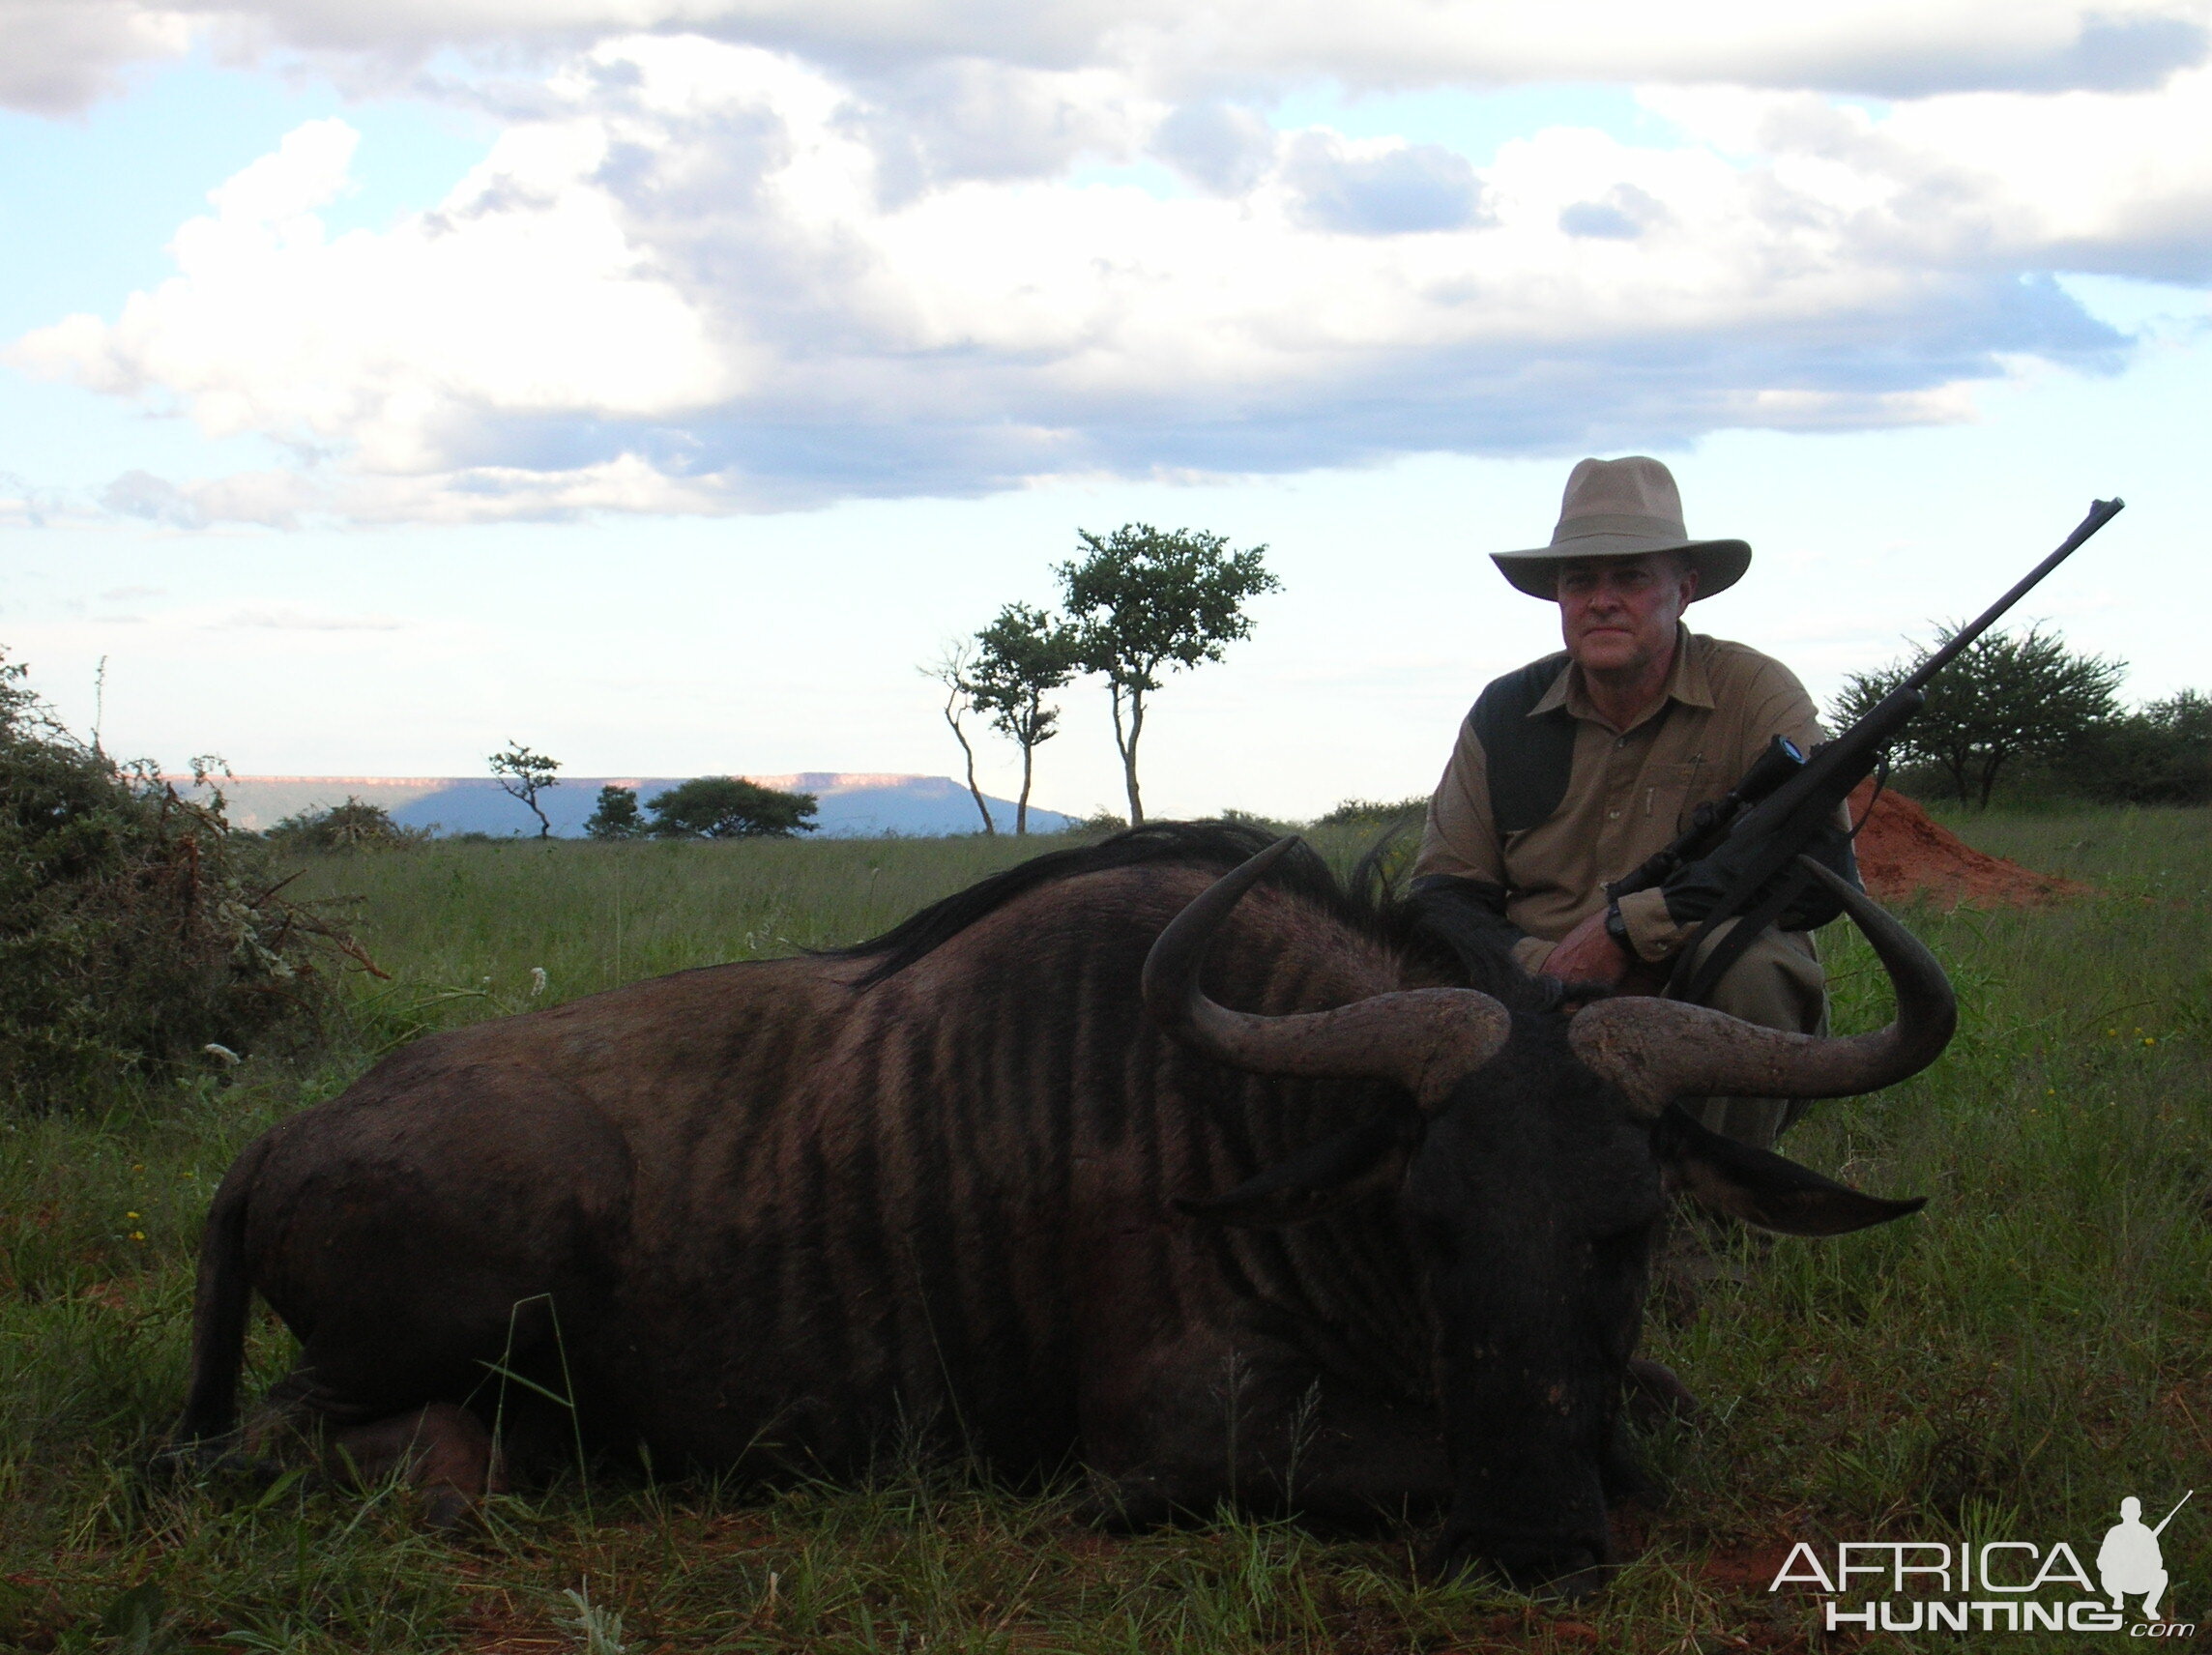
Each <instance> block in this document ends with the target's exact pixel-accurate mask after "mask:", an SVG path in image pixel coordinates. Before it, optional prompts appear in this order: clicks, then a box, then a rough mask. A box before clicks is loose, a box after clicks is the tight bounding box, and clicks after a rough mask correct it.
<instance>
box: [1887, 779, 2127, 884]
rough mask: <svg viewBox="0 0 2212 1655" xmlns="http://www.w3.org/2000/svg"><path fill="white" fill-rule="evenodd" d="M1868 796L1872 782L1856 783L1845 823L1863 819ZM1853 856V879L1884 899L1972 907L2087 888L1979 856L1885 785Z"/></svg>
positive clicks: (1995, 858)
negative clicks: (1922, 899)
mask: <svg viewBox="0 0 2212 1655" xmlns="http://www.w3.org/2000/svg"><path fill="white" fill-rule="evenodd" d="M1869 798H1874V783H1873V782H1872V781H1871V780H1870V781H1862V782H1860V783H1859V785H1858V788H1857V790H1856V791H1855V792H1853V793H1852V795H1851V820H1852V821H1853V822H1858V821H1862V820H1866V809H1867V800H1868V799H1869ZM1858 854H1859V877H1860V878H1861V879H1863V880H1864V881H1865V882H1866V887H1867V889H1868V890H1870V891H1872V892H1873V893H1874V894H1875V895H1876V896H1877V897H1879V898H1880V899H1881V900H1882V901H1884V902H1902V901H1904V900H1905V899H1906V898H1907V897H1909V896H1913V895H1915V894H1919V895H1924V896H1929V897H1933V898H1934V899H1935V900H1936V901H1937V902H1940V903H1942V904H1944V905H1945V906H1946V907H1950V908H1956V907H1958V906H1959V905H1960V904H1962V903H1968V902H1970V903H1972V904H1974V905H1975V906H1976V907H1979V908H1994V907H2013V908H2021V907H2027V906H2030V905H2032V904H2035V903H2039V902H2052V901H2055V900H2056V899H2058V898H2060V897H2066V896H2081V895H2085V894H2086V893H2087V891H2088V888H2089V887H2088V886H2084V885H2078V884H2077V883H2075V882H2074V881H2073V880H2068V879H2060V878H2058V877H2057V876H2056V875H2054V874H2039V873H2037V872H2036V871H2035V870H2034V869H2032V868H2023V867H2022V866H2021V865H2020V864H2019V863H2018V862H2008V861H2006V860H2005V859H2004V858H2003V857H1992V856H1986V855H1984V854H1983V853H1982V852H1980V851H1977V850H1975V849H1974V848H1973V847H1972V846H1971V845H1968V844H1966V843H1965V842H1964V841H1963V840H1961V839H1960V838H1959V837H1958V836H1957V835H1956V834H1954V833H1951V832H1948V831H1946V830H1945V829H1944V828H1941V827H1937V826H1936V824H1935V823H1933V822H1931V821H1930V820H1929V819H1928V812H1926V811H1925V810H1923V809H1921V808H1920V806H1919V805H1917V804H1915V803H1914V802H1913V801H1912V800H1911V799H1909V798H1906V797H1905V796H1904V795H1903V794H1901V793H1898V792H1896V791H1894V790H1891V789H1884V790H1883V792H1882V794H1881V796H1880V797H1879V798H1875V799H1874V816H1873V818H1872V819H1871V820H1866V826H1865V827H1863V828H1861V829H1860V830H1859V837H1858Z"/></svg>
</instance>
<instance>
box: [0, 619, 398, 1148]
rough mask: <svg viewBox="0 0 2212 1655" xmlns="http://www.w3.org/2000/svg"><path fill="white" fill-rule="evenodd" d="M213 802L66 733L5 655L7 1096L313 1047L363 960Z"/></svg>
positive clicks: (3, 1040)
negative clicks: (336, 995)
mask: <svg viewBox="0 0 2212 1655" xmlns="http://www.w3.org/2000/svg"><path fill="white" fill-rule="evenodd" d="M283 883H284V881H282V880H281V879H279V878H278V877H277V876H276V875H274V874H273V873H272V872H271V863H270V859H269V853H268V852H267V850H266V849H265V848H264V847H263V846H261V845H260V844H259V843H258V842H257V841H256V840H255V839H254V838H253V836H252V835H250V834H247V833H243V832H240V831H237V830H234V829H233V828H232V827H230V825H229V824H228V822H227V821H226V820H225V819H224V815H223V805H222V799H221V796H220V794H219V793H218V794H216V795H215V797H214V798H213V799H212V800H211V801H210V802H207V803H198V802H194V801H192V800H190V799H187V798H180V797H179V796H178V794H177V792H176V790H175V789H173V788H171V787H169V786H167V785H166V784H164V783H162V782H161V781H160V779H159V778H158V776H157V775H156V774H155V772H154V770H153V768H152V767H151V766H148V765H136V766H130V767H126V766H121V765H118V764H117V763H116V762H115V761H114V760H113V759H111V758H109V757H108V756H107V755H106V754H105V753H103V752H102V751H101V750H100V749H99V748H98V747H97V746H91V745H87V744H86V743H84V742H83V741H80V740H77V739H76V738H75V737H74V736H73V735H72V734H71V733H70V732H69V731H68V730H67V729H65V728H64V727H63V726H62V725H61V724H60V723H59V722H58V721H57V720H56V719H55V718H54V717H53V716H52V714H51V713H50V712H49V711H47V710H46V708H45V707H44V704H43V703H41V702H40V700H39V699H38V697H37V696H36V694H35V693H34V692H33V691H32V690H31V689H30V688H29V687H28V686H27V685H26V683H25V682H24V669H23V667H22V666H21V665H19V664H16V663H11V662H8V661H6V660H5V659H0V1099H5V1100H7V1101H9V1102H13V1103H15V1104H16V1105H18V1106H20V1107H28V1108H30V1109H33V1110H47V1109H54V1108H65V1107H71V1106H74V1105H81V1104H88V1103H100V1102H103V1101H105V1100H106V1099H107V1098H108V1097H110V1096H111V1095H112V1093H113V1090H114V1089H115V1088H116V1087H117V1086H118V1085H119V1084H120V1083H122V1082H125V1081H127V1080H129V1079H131V1078H132V1077H156V1076H161V1075H166V1074H174V1073H177V1072H181V1071H184V1070H187V1069H189V1067H191V1066H193V1065H195V1064H202V1063H208V1062H211V1061H213V1059H212V1058H210V1057H209V1056H208V1055H207V1048H208V1047H209V1045H210V1044H211V1043H212V1044H216V1045H219V1046H222V1047H225V1048H228V1049H229V1050H231V1051H233V1052H245V1053H252V1052H254V1051H255V1050H257V1049H260V1048H262V1047H264V1046H266V1045H269V1044H271V1043H272V1042H276V1041H288V1042H296V1041H297V1040H299V1039H300V1038H302V1037H303V1036H304V1035H306V1034H307V1033H311V1032H312V1031H313V1030H314V1028H315V1026H316V1025H317V1024H318V1023H319V1021H320V1015H321V1013H322V1012H323V1010H324V1009H325V1007H326V1005H327V1004H328V993H329V988H330V986H331V980H332V978H333V976H334V975H335V970H336V968H337V967H338V966H339V965H340V964H341V963H342V962H343V961H344V960H345V959H346V958H347V957H348V956H350V957H351V958H352V959H354V960H355V961H357V962H360V963H362V964H364V965H365V964H366V959H365V956H364V955H363V954H362V953H361V950H360V948H359V946H358V945H357V944H354V943H353V942H352V941H351V940H350V939H349V938H348V937H346V935H345V934H344V933H343V932H342V931H341V930H339V929H338V928H337V927H336V926H335V925H333V924H331V923H330V922H329V921H327V920H325V919H323V918H322V917H320V916H319V915H317V914H316V913H315V912H314V911H313V910H312V909H309V908H306V907H304V906H302V905H300V904H298V903H294V902H291V901H289V900H287V899H286V898H285V897H284V896H283V895H282V894H281V889H280V887H281V886H282V885H283Z"/></svg>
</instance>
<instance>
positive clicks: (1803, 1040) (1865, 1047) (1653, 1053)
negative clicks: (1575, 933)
mask: <svg viewBox="0 0 2212 1655" xmlns="http://www.w3.org/2000/svg"><path fill="white" fill-rule="evenodd" d="M1797 859H1798V861H1800V862H1801V863H1803V864H1804V865H1805V866H1806V867H1808V868H1810V869H1811V870H1812V871H1813V872H1814V873H1815V874H1816V875H1818V876H1819V879H1820V882H1821V883H1822V884H1823V885H1825V886H1827V887H1828V888H1829V889H1830V890H1832V891H1834V892H1835V894H1836V898H1837V900H1838V901H1840V902H1841V903H1842V904H1843V905H1844V911H1845V912H1846V913H1848V915H1850V916H1851V921H1852V923H1853V924H1855V925H1857V926H1858V928H1859V929H1860V930H1861V931H1863V932H1864V933H1865V934H1866V939H1867V941H1868V942H1869V943H1872V944H1874V951H1875V954H1876V956H1877V958H1879V959H1880V961H1881V964H1882V969H1883V970H1884V971H1886V972H1888V973H1889V980H1890V984H1891V986H1892V988H1893V989H1894V990H1895V991H1896V994H1897V1017H1896V1020H1895V1021H1894V1022H1892V1023H1891V1024H1890V1025H1889V1027H1888V1028H1886V1029H1883V1030H1880V1031H1877V1032H1875V1033H1873V1034H1850V1035H1824V1034H1791V1033H1787V1032H1785V1031H1781V1030H1778V1029H1762V1028H1761V1027H1760V1026H1759V1025H1757V1024H1755V1023H1745V1022H1743V1021H1741V1020H1740V1019H1738V1018H1733V1017H1730V1016H1727V1015H1725V1014H1724V1013H1722V1012H1718V1011H1713V1010H1710V1009H1708V1008H1706V1007H1704V1006H1702V1005H1685V1004H1682V1003H1681V1002H1678V1001H1672V1000H1653V999H1649V998H1646V997H1643V996H1623V997H1622V998H1620V999H1618V1000H1601V1001H1598V1002H1594V1003H1593V1004H1590V1005H1587V1006H1585V1007H1584V1008H1583V1010H1582V1011H1580V1012H1579V1013H1577V1014H1576V1017H1575V1020H1574V1022H1573V1023H1572V1024H1571V1025H1570V1026H1569V1028H1568V1031H1567V1039H1568V1042H1569V1044H1571V1045H1572V1046H1573V1047H1574V1049H1575V1053H1576V1055H1577V1056H1578V1057H1580V1058H1581V1059H1582V1060H1583V1061H1584V1062H1585V1063H1586V1064H1588V1065H1589V1067H1590V1068H1591V1069H1593V1070H1595V1071H1596V1072H1597V1073H1598V1074H1600V1075H1602V1076H1604V1077H1605V1078H1606V1079H1607V1080H1610V1081H1612V1082H1613V1083H1614V1084H1615V1086H1617V1087H1619V1088H1620V1089H1621V1090H1623V1091H1625V1092H1626V1093H1628V1095H1629V1097H1630V1098H1631V1099H1632V1100H1634V1101H1635V1102H1636V1103H1638V1104H1639V1105H1641V1106H1643V1107H1644V1108H1646V1109H1649V1110H1652V1111H1654V1112H1656V1111H1658V1110H1660V1109H1663V1108H1665V1107H1666V1105H1667V1104H1668V1102H1669V1101H1670V1100H1671V1099H1674V1098H1677V1097H1847V1096H1849V1095H1851V1094H1853V1093H1856V1092H1866V1091H1877V1090H1879V1089H1881V1088H1883V1087H1885V1086H1894V1085H1895V1084H1896V1083H1897V1082H1899V1081H1901V1080H1904V1079H1906V1077H1907V1076H1910V1075H1916V1074H1918V1073H1919V1072H1920V1071H1921V1070H1922V1069H1924V1068H1926V1067H1927V1066H1928V1065H1929V1064H1930V1063H1932V1062H1934V1061H1935V1060H1936V1057H1937V1056H1938V1055H1939V1054H1940V1053H1941V1052H1942V1050H1943V1048H1944V1047H1945V1046H1946V1045H1947V1044H1949V1043H1950V1039H1951V1032H1952V1031H1953V1030H1955V1029H1956V1028H1957V1027H1958V1024H1959V1005H1958V1002H1957V1000H1956V999H1954V998H1953V996H1952V993H1951V983H1950V980H1949V979H1948V978H1947V977H1945V976H1944V974H1943V968H1942V967H1941V966H1940V965H1938V964H1936V956H1935V955H1934V954H1931V953H1930V952H1929V951H1928V949H1927V948H1926V947H1925V946H1924V945H1923V944H1921V942H1920V940H1919V939H1918V938H1916V937H1914V936H1913V935H1912V933H1911V932H1909V931H1907V930H1906V928H1905V927H1904V926H1903V925H1901V924H1899V923H1898V922H1897V920H1896V919H1895V918H1894V917H1893V916H1892V915H1890V914H1889V912H1888V911H1887V910H1886V909H1884V908H1882V907H1881V906H1880V904H1878V903H1877V902H1876V901H1875V900H1874V898H1872V897H1871V896H1869V895H1867V894H1866V892H1865V891H1863V890H1860V889H1859V888H1858V887H1857V886H1854V885H1851V884H1850V883H1849V882H1848V881H1846V880H1844V879H1841V878H1839V877H1837V876H1836V875H1835V874H1832V873H1830V872H1829V871H1828V870H1827V869H1826V868H1824V867H1822V866H1820V864H1819V863H1818V862H1816V861H1813V860H1812V859H1811V858H1810V857H1798V858H1797Z"/></svg>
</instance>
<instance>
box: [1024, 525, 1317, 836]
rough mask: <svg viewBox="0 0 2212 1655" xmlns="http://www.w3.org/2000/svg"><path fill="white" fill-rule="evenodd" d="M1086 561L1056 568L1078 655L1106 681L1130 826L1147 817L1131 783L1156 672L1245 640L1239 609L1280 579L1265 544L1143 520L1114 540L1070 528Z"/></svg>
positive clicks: (1248, 624) (1214, 657) (1213, 655)
mask: <svg viewBox="0 0 2212 1655" xmlns="http://www.w3.org/2000/svg"><path fill="white" fill-rule="evenodd" d="M1076 537H1077V538H1078V539H1079V540H1081V541H1082V543H1083V550H1084V555H1083V556H1082V557H1081V558H1079V559H1076V560H1074V561H1071V562H1068V563H1064V564H1061V565H1059V566H1057V569H1056V572H1057V573H1058V574H1059V576H1060V580H1061V585H1062V591H1063V593H1064V595H1065V607H1066V610H1067V615H1068V619H1069V621H1070V623H1071V624H1072V625H1073V628H1074V633H1075V650H1076V658H1077V661H1078V663H1079V664H1080V665H1081V667H1082V668H1083V670H1084V671H1086V672H1094V673H1100V674H1103V675H1104V676H1105V679H1106V683H1107V688H1108V690H1109V692H1110V693H1111V695H1112V697H1113V705H1114V743H1115V746H1116V747H1117V748H1118V749H1119V750H1120V752H1121V773H1122V780H1123V782H1124V784H1125V785H1126V787H1127V789H1128V794H1129V820H1130V821H1131V822H1133V823H1142V822H1143V821H1144V820H1145V806H1144V798H1143V795H1142V793H1141V792H1140V790H1139V788H1138V784H1137V743H1138V741H1139V740H1141V739H1142V738H1143V735H1144V729H1145V713H1146V711H1147V701H1146V698H1147V697H1148V696H1150V694H1151V692H1152V691H1154V690H1156V689H1158V688H1159V687H1160V675H1161V674H1162V673H1163V672H1172V671H1182V670H1188V669H1189V668H1192V667H1195V666H1198V665H1200V664H1201V663H1203V662H1206V661H1218V660H1219V659H1221V656H1222V653H1223V652H1224V650H1225V649H1226V648H1227V646H1228V645H1230V644H1232V643H1234V642H1236V641H1237V639H1240V638H1244V637H1248V636H1250V634H1251V631H1252V620H1251V617H1250V616H1248V615H1246V614H1245V613H1244V605H1245V603H1246V602H1247V601H1248V600H1249V599H1251V598H1253V597H1256V596H1258V595H1261V594H1263V593H1268V592H1279V591H1281V590H1282V583H1281V582H1280V581H1278V580H1276V579H1275V577H1274V576H1273V575H1272V574H1270V573H1268V572H1267V566H1266V550H1267V548H1266V546H1264V545H1262V546H1251V547H1247V548H1246V549H1245V550H1243V551H1240V552H1239V551H1233V550H1231V549H1230V546H1229V541H1228V540H1227V538H1225V537H1222V536H1220V535H1212V534H1208V533H1207V532H1205V531H1204V530H1198V529H1177V530H1175V531H1174V532H1173V533H1162V532H1161V531H1160V530H1158V529H1155V528H1153V527H1152V526H1151V525H1150V523H1124V524H1122V525H1121V528H1119V529H1116V530H1115V531H1114V532H1113V533H1112V534H1110V535H1106V536H1099V535H1094V534H1092V533H1091V531H1090V530H1088V529H1079V530H1077V531H1076Z"/></svg>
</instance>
